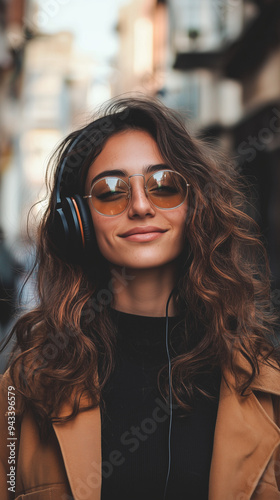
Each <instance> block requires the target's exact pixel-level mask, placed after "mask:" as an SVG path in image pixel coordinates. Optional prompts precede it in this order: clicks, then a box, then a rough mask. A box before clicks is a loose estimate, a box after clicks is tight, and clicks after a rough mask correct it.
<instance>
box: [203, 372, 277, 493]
mask: <svg viewBox="0 0 280 500" xmlns="http://www.w3.org/2000/svg"><path fill="white" fill-rule="evenodd" d="M244 370H246V366H245V365H244V363H243V362H242V364H240V371H241V372H242V371H243V372H244ZM234 386H235V380H234V377H233V376H232V374H231V373H230V372H229V371H228V370H224V372H223V378H222V382H221V390H220V401H219V408H218V415H217V422H216V429H215V436H214V446H213V455H212V463H211V471H210V483H209V500H237V499H238V500H249V499H250V498H251V496H252V494H253V492H254V490H255V489H256V487H257V485H258V482H259V480H260V478H261V476H262V474H263V472H264V470H265V468H266V466H267V464H268V462H269V460H270V458H271V457H272V455H273V452H274V451H275V449H276V448H277V446H279V444H280V430H279V428H278V426H277V425H276V424H275V422H274V421H273V412H272V406H271V403H270V396H269V394H271V393H272V394H276V395H278V396H279V395H280V373H279V371H276V370H274V369H272V368H270V367H268V366H265V365H262V366H261V370H260V373H259V375H258V376H257V378H256V379H255V381H254V383H253V384H252V385H251V389H252V391H253V392H251V394H250V395H249V396H247V397H242V396H240V395H239V394H238V393H237V391H236V390H235V389H234ZM254 391H260V396H259V397H257V395H256V394H254Z"/></svg>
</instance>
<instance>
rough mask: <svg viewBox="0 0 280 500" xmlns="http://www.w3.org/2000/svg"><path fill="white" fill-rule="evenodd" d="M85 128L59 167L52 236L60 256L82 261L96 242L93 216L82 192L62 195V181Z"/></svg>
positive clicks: (69, 259)
mask: <svg viewBox="0 0 280 500" xmlns="http://www.w3.org/2000/svg"><path fill="white" fill-rule="evenodd" d="M83 134H84V131H83V132H82V133H80V134H79V135H78V137H76V139H75V140H74V141H73V142H72V143H71V145H70V147H69V149H68V151H67V156H65V158H64V159H63V162H62V164H61V166H60V167H59V170H58V174H57V180H56V184H55V196H56V205H55V209H54V216H53V221H52V223H51V227H50V230H49V232H50V236H51V239H52V241H53V243H54V245H55V250H56V252H57V254H58V255H59V257H60V258H62V259H63V260H64V259H65V260H67V261H72V262H76V263H77V262H82V261H83V258H85V257H86V256H87V255H88V253H89V251H90V250H91V249H92V248H93V244H94V242H95V232H94V228H93V223H92V217H91V213H90V209H89V207H88V204H87V202H85V201H84V200H83V198H82V196H80V195H79V194H74V195H72V196H65V197H63V196H62V195H61V182H62V179H63V173H64V170H65V166H66V164H67V161H68V157H69V153H70V152H71V151H72V150H73V149H74V147H75V146H76V144H77V143H78V142H79V140H80V139H81V137H82V135H83Z"/></svg>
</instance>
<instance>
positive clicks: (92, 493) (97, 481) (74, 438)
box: [53, 358, 280, 500]
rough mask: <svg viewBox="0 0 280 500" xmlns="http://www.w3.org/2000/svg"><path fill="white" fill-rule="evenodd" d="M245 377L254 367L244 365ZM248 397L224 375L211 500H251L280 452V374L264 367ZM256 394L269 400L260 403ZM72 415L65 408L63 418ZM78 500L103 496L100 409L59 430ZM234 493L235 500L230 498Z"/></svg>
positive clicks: (56, 426)
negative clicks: (279, 404)
mask: <svg viewBox="0 0 280 500" xmlns="http://www.w3.org/2000/svg"><path fill="white" fill-rule="evenodd" d="M238 366H239V369H240V374H241V375H242V374H244V373H245V372H246V371H248V364H247V365H246V362H244V361H243V359H241V358H240V359H239V360H238ZM251 389H252V391H253V392H251V394H250V395H249V396H247V397H242V396H240V395H239V394H238V393H237V391H236V390H235V379H234V377H233V375H232V374H231V372H230V371H229V370H228V369H224V370H223V376H222V381H221V389H220V401H219V408H218V414H217V422H216V428H215V435H214V445H213V455H212V463H211V470H210V482H209V500H225V498H234V499H237V498H238V499H239V498H240V499H241V498H242V499H243V498H244V499H247V498H248V499H249V498H250V497H251V495H252V493H253V491H254V490H255V488H256V486H257V484H258V481H259V479H260V477H261V475H262V473H263V471H264V470H265V468H266V466H267V463H268V461H269V459H270V457H271V456H272V454H273V452H274V450H275V449H276V447H277V446H278V445H279V444H280V430H279V428H278V427H277V425H276V424H275V422H274V421H273V418H272V415H270V414H269V413H270V412H269V408H271V405H269V404H267V402H268V400H269V398H270V396H269V394H275V395H277V396H280V372H279V371H277V370H274V369H273V368H271V367H269V366H267V365H265V364H261V365H260V372H259V374H258V376H257V377H256V378H255V380H254V382H253V383H252V385H251ZM254 391H258V392H260V393H262V394H263V397H257V396H256V394H254ZM69 413H71V407H70V405H68V406H67V405H65V406H64V408H63V410H62V411H61V413H60V416H62V415H63V414H65V415H66V414H69ZM53 426H54V430H55V432H56V435H57V439H58V441H59V444H60V448H61V452H62V456H63V460H64V464H65V468H66V472H67V475H68V479H69V483H70V487H71V490H72V494H73V497H74V500H99V499H100V496H101V462H102V458H101V418H100V410H99V408H95V409H91V410H88V411H85V412H80V413H79V414H78V415H77V416H76V417H75V418H74V419H73V420H71V421H69V422H67V423H64V424H54V425H53ZM229 493H230V495H231V496H229Z"/></svg>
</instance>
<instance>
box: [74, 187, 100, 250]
mask: <svg viewBox="0 0 280 500" xmlns="http://www.w3.org/2000/svg"><path fill="white" fill-rule="evenodd" d="M73 200H74V202H76V206H77V207H78V211H79V214H77V215H78V218H79V216H80V221H81V224H82V231H83V236H84V248H85V250H87V249H89V248H90V247H91V246H92V244H93V242H94V240H95V233H94V228H93V222H92V217H91V213H90V209H89V207H88V205H87V203H86V202H85V201H84V200H83V198H82V197H81V196H80V195H78V194H76V195H75V196H74V197H73Z"/></svg>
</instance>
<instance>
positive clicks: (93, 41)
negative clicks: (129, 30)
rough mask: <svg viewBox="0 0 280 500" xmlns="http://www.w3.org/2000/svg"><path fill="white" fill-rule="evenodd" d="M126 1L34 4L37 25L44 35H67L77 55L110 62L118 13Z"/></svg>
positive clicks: (52, 0) (69, 0)
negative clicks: (71, 38)
mask: <svg viewBox="0 0 280 500" xmlns="http://www.w3.org/2000/svg"><path fill="white" fill-rule="evenodd" d="M128 3H129V0H49V1H47V2H46V0H38V5H39V9H40V10H39V12H38V19H37V21H38V25H39V29H40V30H41V31H42V32H44V33H56V32H58V31H65V30H67V31H71V32H72V33H73V34H74V36H75V47H76V49H77V51H81V52H84V53H86V54H91V55H92V56H93V57H94V59H95V60H96V61H102V62H103V63H106V62H110V59H111V58H112V57H113V56H114V54H115V52H116V48H117V33H116V31H115V27H116V25H117V21H118V9H119V8H120V7H121V6H122V5H124V4H128Z"/></svg>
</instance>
